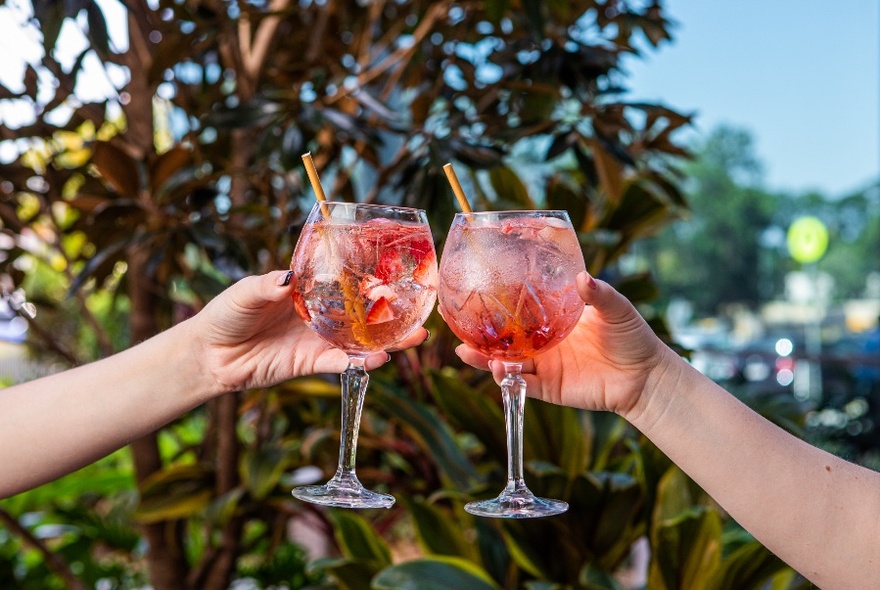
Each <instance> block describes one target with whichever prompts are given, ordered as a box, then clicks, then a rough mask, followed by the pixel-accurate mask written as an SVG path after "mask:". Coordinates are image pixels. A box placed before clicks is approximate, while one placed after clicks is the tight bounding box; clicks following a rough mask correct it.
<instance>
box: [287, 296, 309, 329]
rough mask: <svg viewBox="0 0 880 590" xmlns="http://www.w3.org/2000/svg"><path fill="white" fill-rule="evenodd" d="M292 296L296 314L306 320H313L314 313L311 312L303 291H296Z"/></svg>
mask: <svg viewBox="0 0 880 590" xmlns="http://www.w3.org/2000/svg"><path fill="white" fill-rule="evenodd" d="M290 298H291V299H293V309H295V310H296V315H298V316H299V317H300V319H301V320H302V321H304V322H310V321H312V314H310V313H309V308H308V307H307V306H306V301H305V299H303V296H302V293H300V292H299V291H294V292H293V294H292V295H291V296H290Z"/></svg>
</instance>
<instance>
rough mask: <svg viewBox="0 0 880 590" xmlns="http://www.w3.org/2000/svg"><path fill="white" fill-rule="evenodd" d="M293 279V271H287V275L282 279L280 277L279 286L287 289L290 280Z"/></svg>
mask: <svg viewBox="0 0 880 590" xmlns="http://www.w3.org/2000/svg"><path fill="white" fill-rule="evenodd" d="M292 277H293V271H292V270H289V271H287V274H285V275H283V276H282V277H280V278H279V279H278V286H280V287H286V286H287V285H289V284H290V279H291V278H292Z"/></svg>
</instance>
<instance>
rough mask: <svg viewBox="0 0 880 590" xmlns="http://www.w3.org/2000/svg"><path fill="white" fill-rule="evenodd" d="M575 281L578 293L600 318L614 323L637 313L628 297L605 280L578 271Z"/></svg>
mask: <svg viewBox="0 0 880 590" xmlns="http://www.w3.org/2000/svg"><path fill="white" fill-rule="evenodd" d="M575 281H576V285H577V290H578V295H580V297H581V299H583V301H584V303H586V304H587V305H589V306H592V307H593V309H594V310H595V311H596V314H597V315H598V316H599V317H600V318H601V319H602V320H604V321H606V322H609V323H616V322H620V321H623V320H626V319H628V318H630V317H632V316H633V315H638V312H637V311H636V309H635V307H633V304H632V303H630V301H629V299H627V298H626V297H624V296H623V295H621V294H620V292H618V291H617V290H616V289H615V288H614V287H612V286H611V285H609V284H608V283H606V282H605V281H602V280H597V279H594V278H593V277H592V276H590V275H589V274H588V273H587V272H582V273H579V274H578V276H577V277H576V278H575Z"/></svg>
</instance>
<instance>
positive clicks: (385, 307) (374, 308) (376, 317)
mask: <svg viewBox="0 0 880 590" xmlns="http://www.w3.org/2000/svg"><path fill="white" fill-rule="evenodd" d="M393 319H394V310H392V309H391V304H390V303H388V300H387V299H385V298H384V297H379V298H378V299H377V300H376V301H374V302H373V305H371V306H370V309H369V311H367V325H371V324H381V323H384V322H390V321H391V320H393Z"/></svg>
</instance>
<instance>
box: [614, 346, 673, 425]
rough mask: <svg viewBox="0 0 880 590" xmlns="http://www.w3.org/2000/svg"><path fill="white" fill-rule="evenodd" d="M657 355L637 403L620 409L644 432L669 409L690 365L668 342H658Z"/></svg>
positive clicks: (629, 420)
mask: <svg viewBox="0 0 880 590" xmlns="http://www.w3.org/2000/svg"><path fill="white" fill-rule="evenodd" d="M655 358H656V360H655V362H654V363H653V364H652V367H651V369H650V371H649V372H648V375H647V377H646V378H645V381H644V385H643V386H642V391H641V392H640V393H639V395H638V398H637V400H636V403H634V404H632V405H631V406H630V407H629V408H627V409H626V411H624V412H620V415H621V416H622V417H623V418H624V419H626V421H627V422H629V423H630V424H632V425H633V426H635V427H636V428H637V429H638V430H639V431H640V432H642V433H645V434H647V432H648V431H650V430H651V429H652V428H653V427H654V425H655V424H656V423H657V421H658V420H659V419H660V418H661V417H662V416H663V415H664V414H665V413H666V410H667V409H668V407H669V404H670V402H671V401H672V398H673V396H675V394H676V392H677V391H679V390H680V389H681V381H682V378H683V376H684V370H685V368H686V367H687V363H686V362H685V360H684V359H682V358H681V357H680V356H679V355H678V354H677V353H676V352H675V351H673V350H672V349H671V348H669V347H668V346H665V345H660V346H659V350H658V353H657V355H656V357H655Z"/></svg>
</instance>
